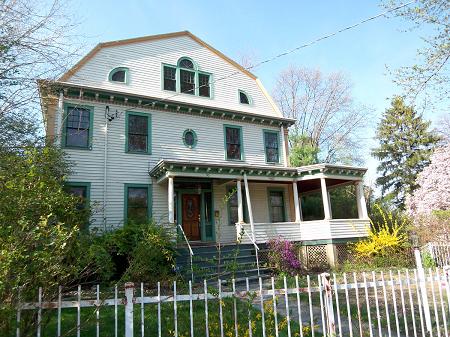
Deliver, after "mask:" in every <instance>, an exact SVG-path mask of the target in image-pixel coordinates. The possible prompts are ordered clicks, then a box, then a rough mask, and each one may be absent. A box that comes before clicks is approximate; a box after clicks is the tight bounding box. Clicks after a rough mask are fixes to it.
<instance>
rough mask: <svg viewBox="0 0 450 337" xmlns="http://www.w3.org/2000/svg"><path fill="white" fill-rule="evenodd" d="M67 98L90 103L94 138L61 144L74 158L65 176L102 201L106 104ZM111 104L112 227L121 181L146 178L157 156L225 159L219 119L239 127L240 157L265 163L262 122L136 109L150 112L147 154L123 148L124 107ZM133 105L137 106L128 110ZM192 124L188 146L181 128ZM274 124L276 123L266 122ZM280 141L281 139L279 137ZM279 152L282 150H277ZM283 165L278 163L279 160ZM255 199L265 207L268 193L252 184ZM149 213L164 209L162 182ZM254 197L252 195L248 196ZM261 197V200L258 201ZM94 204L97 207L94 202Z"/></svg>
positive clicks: (117, 220) (158, 214) (159, 214)
mask: <svg viewBox="0 0 450 337" xmlns="http://www.w3.org/2000/svg"><path fill="white" fill-rule="evenodd" d="M65 103H66V104H74V105H76V104H85V105H90V106H93V108H94V111H93V116H94V117H93V118H94V123H93V140H92V150H90V151H88V150H73V149H66V153H67V154H68V157H69V159H70V160H71V161H72V163H73V167H72V170H73V173H72V174H71V176H70V177H69V180H70V181H83V182H90V183H91V200H92V201H93V202H94V204H95V205H99V204H100V205H103V179H104V176H103V172H104V155H105V153H104V149H105V119H104V111H105V104H93V103H91V102H90V103H86V102H83V101H80V100H66V101H65ZM116 109H117V110H118V111H119V112H120V113H121V115H120V116H119V118H116V119H114V120H113V121H112V122H110V123H108V146H107V157H108V158H107V198H106V217H107V223H108V226H112V227H117V226H120V225H122V224H123V213H124V210H123V203H124V184H125V183H139V184H151V183H152V181H151V179H150V177H149V175H148V171H149V169H150V168H152V167H153V166H154V165H155V164H156V163H157V162H158V161H159V160H160V159H179V160H195V161H204V162H209V163H227V161H226V160H225V150H224V131H223V125H224V124H231V125H237V126H241V127H242V132H243V147H244V163H246V164H254V165H266V162H265V154H264V142H263V130H264V129H268V127H267V126H261V125H255V124H250V123H245V122H234V121H225V120H221V119H217V118H212V117H199V116H193V115H188V114H181V113H175V112H167V111H159V110H151V109H144V108H143V109H139V112H144V113H148V114H149V115H151V121H152V132H151V133H152V135H151V138H152V139H151V142H152V154H151V155H142V154H131V153H126V152H125V115H126V114H125V111H126V109H124V108H123V107H120V106H113V105H110V111H111V112H115V111H116ZM133 111H137V110H133ZM189 128H190V129H193V130H195V132H196V134H197V137H198V141H197V145H196V147H195V148H193V149H189V148H187V147H186V146H185V145H184V143H183V140H182V135H183V132H184V130H186V129H189ZM269 129H273V130H278V131H279V128H277V127H273V128H269ZM280 141H281V140H280ZM280 155H282V153H280ZM278 165H282V164H278ZM255 188H257V189H258V192H256V191H255V192H252V191H251V193H252V194H253V193H254V194H255V196H254V199H255V203H258V202H259V203H262V205H263V206H264V207H262V208H261V211H262V212H267V198H264V197H263V196H260V195H259V193H260V192H259V190H261V193H265V191H264V190H263V189H264V188H263V186H262V185H256V187H255ZM152 191H153V213H154V215H155V218H156V219H163V218H164V216H166V215H167V206H166V205H167V187H165V188H164V187H163V186H154V187H153V189H152ZM252 198H253V196H252ZM263 200H264V201H263ZM97 208H98V207H97ZM266 217H268V215H267V214H259V212H257V213H255V221H266V220H265V219H266ZM102 219H103V213H102V212H101V207H100V209H99V210H97V212H96V214H94V216H93V220H94V223H95V226H100V225H101V224H102V221H103V220H102Z"/></svg>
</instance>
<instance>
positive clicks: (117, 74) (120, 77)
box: [109, 67, 128, 83]
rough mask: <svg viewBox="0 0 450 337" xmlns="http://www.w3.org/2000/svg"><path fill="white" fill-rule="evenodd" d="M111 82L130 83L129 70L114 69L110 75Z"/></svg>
mask: <svg viewBox="0 0 450 337" xmlns="http://www.w3.org/2000/svg"><path fill="white" fill-rule="evenodd" d="M109 80H110V81H111V82H119V83H128V68H123V67H120V68H114V69H113V70H111V71H110V73H109Z"/></svg>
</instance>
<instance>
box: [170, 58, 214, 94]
mask: <svg viewBox="0 0 450 337" xmlns="http://www.w3.org/2000/svg"><path fill="white" fill-rule="evenodd" d="M162 67H163V68H162V69H163V71H162V76H163V79H162V87H163V89H164V90H169V91H175V92H179V93H182V94H188V95H195V96H201V97H211V74H208V73H206V72H204V71H200V70H199V68H198V65H197V64H196V63H194V62H193V61H192V60H191V59H190V58H187V57H182V58H180V59H179V60H178V62H177V65H170V64H163V66H162Z"/></svg>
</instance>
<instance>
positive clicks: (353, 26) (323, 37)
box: [63, 0, 417, 122]
mask: <svg viewBox="0 0 450 337" xmlns="http://www.w3.org/2000/svg"><path fill="white" fill-rule="evenodd" d="M416 1H417V0H412V1H409V2H407V3H404V4H401V5H398V6H395V7H392V8H389V9H387V10H386V11H384V12H381V13H379V14H376V15H374V16H371V17H368V18H366V19H363V20H361V21H359V22H357V23H354V24H352V25H349V26H346V27H344V28H341V29H339V30H336V31H334V32H332V33H329V34H326V35H323V36H321V37H318V38H316V39H314V40H312V41H310V42H307V43H304V44H302V45H299V46H297V47H295V48H293V49H290V50H287V51H285V52H283V53H280V54H277V55H275V56H273V57H271V58H268V59H265V60H263V61H260V62H257V63H255V64H253V65H250V66H248V67H243V68H244V69H245V70H247V71H249V70H251V69H254V68H256V67H259V66H261V65H264V64H267V63H270V62H273V61H275V60H277V59H279V58H282V57H284V56H287V55H289V54H292V53H295V52H297V51H299V50H301V49H304V48H307V47H310V46H312V45H314V44H316V43H318V42H320V41H323V40H326V39H329V38H331V37H334V36H336V35H338V34H340V33H343V32H345V31H348V30H351V29H354V28H356V27H359V26H361V25H363V24H365V23H367V22H370V21H373V20H376V19H378V18H380V17H382V16H386V15H387V14H389V13H392V12H395V11H397V10H399V9H401V8H404V7H407V6H409V5H411V4H413V3H415V2H416ZM240 73H241V71H240V70H238V71H235V72H232V73H230V74H228V75H226V76H222V77H220V78H217V79H215V80H213V81H211V82H208V83H207V84H203V85H200V86H198V87H194V88H193V89H190V90H186V91H183V92H178V93H175V94H173V95H170V96H167V97H165V98H162V99H158V100H154V101H152V102H151V103H146V104H143V105H141V106H140V108H142V107H146V106H149V105H154V104H156V103H162V102H165V101H167V100H170V99H171V98H174V97H177V96H180V95H182V94H184V93H186V92H190V91H195V90H196V89H200V88H202V87H209V86H211V85H212V84H214V83H217V82H219V81H223V80H225V79H228V78H230V77H233V76H236V75H238V74H240ZM75 76H76V75H75ZM127 111H132V110H127ZM122 114H123V112H122V113H121V114H120V115H122ZM120 115H118V116H116V117H119V116H120ZM65 118H67V116H65ZM63 122H64V120H63Z"/></svg>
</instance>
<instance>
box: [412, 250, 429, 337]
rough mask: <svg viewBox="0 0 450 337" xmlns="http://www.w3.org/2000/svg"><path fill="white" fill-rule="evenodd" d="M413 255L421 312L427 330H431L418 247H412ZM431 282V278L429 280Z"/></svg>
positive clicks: (423, 271) (423, 272) (423, 274)
mask: <svg viewBox="0 0 450 337" xmlns="http://www.w3.org/2000/svg"><path fill="white" fill-rule="evenodd" d="M414 257H415V258H416V268H417V276H418V277H419V288H420V293H421V295H422V305H423V312H424V314H425V324H426V328H427V332H430V331H431V329H432V328H431V315H430V305H429V302H428V293H427V286H426V276H425V270H424V269H423V266H422V257H421V255H420V250H419V249H418V248H415V249H414ZM431 282H433V279H432V280H431Z"/></svg>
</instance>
